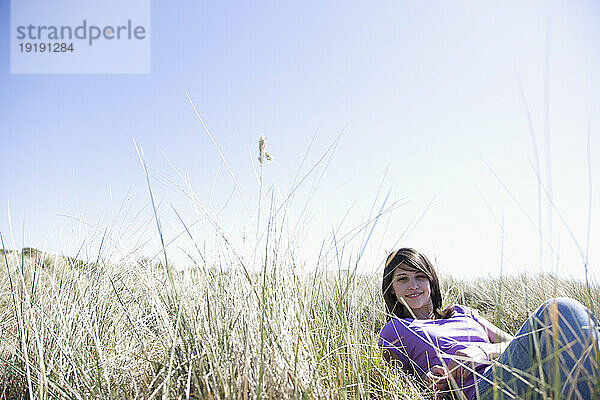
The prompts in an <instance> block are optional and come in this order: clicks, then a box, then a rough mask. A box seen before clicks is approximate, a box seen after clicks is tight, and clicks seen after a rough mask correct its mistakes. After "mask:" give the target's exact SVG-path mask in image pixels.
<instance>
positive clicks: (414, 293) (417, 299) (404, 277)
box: [392, 264, 432, 311]
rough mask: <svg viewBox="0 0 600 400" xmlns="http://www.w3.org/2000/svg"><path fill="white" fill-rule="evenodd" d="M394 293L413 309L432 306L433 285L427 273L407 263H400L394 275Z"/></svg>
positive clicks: (400, 300)
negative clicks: (430, 283)
mask: <svg viewBox="0 0 600 400" xmlns="http://www.w3.org/2000/svg"><path fill="white" fill-rule="evenodd" d="M392 293H393V294H395V295H396V298H397V299H398V301H399V302H400V303H402V304H406V305H408V307H410V309H411V310H413V311H414V310H418V309H420V308H423V307H428V306H431V304H432V303H431V286H430V285H429V279H427V275H425V274H424V273H423V272H421V271H418V270H416V269H412V268H411V267H409V266H408V265H406V264H400V265H399V266H398V267H397V268H396V269H395V270H394V274H393V275H392Z"/></svg>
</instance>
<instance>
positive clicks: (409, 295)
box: [406, 292, 423, 299]
mask: <svg viewBox="0 0 600 400" xmlns="http://www.w3.org/2000/svg"><path fill="white" fill-rule="evenodd" d="M422 294H423V292H419V293H413V294H407V295H406V297H408V298H409V299H414V298H415V297H418V296H420V295H422Z"/></svg>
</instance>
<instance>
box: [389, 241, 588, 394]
mask: <svg viewBox="0 0 600 400" xmlns="http://www.w3.org/2000/svg"><path fill="white" fill-rule="evenodd" d="M382 291H383V297H384V300H385V304H386V308H387V316H388V322H387V324H386V325H385V326H384V327H383V329H382V330H381V334H380V337H379V345H380V346H382V347H383V349H384V357H385V358H386V359H388V360H391V359H396V360H399V361H400V362H401V363H402V366H403V368H404V369H405V370H406V371H409V372H411V373H415V374H417V375H418V376H420V377H421V379H422V380H423V381H424V382H425V383H426V384H427V385H429V386H430V387H432V388H435V389H439V390H452V389H458V390H460V391H462V393H463V394H464V396H465V397H466V398H467V399H492V398H497V399H502V398H506V399H509V398H510V399H513V398H543V397H544V396H545V395H544V393H542V392H543V391H547V390H549V391H550V392H551V393H552V394H553V396H554V398H561V399H562V398H574V399H575V398H582V399H590V398H592V395H593V394H595V396H598V394H599V393H600V389H599V388H600V380H598V370H599V360H600V357H599V354H598V322H597V320H596V319H595V317H594V316H593V315H592V314H591V312H590V311H589V310H588V309H587V308H586V307H585V306H583V305H582V304H581V303H579V302H578V301H576V300H573V299H569V298H557V299H553V300H550V301H547V302H545V303H544V304H542V305H541V306H540V307H539V308H538V309H537V310H536V311H535V312H534V313H533V314H532V316H531V317H529V319H528V320H527V321H526V322H525V324H523V326H522V327H521V329H520V330H519V332H518V333H517V334H516V336H515V337H513V336H511V335H510V334H509V333H507V332H505V331H503V330H502V329H500V328H498V327H496V326H494V324H492V323H491V322H489V321H488V320H486V319H485V318H483V317H482V316H480V315H479V314H478V312H477V311H476V310H474V309H472V308H469V307H465V306H461V305H455V306H450V307H447V308H445V309H444V308H442V296H441V292H440V286H439V281H438V277H437V275H436V273H435V270H434V268H433V266H432V264H431V262H430V261H429V260H428V259H427V257H425V256H424V255H422V254H420V253H419V252H417V251H416V250H414V249H410V248H402V249H400V250H398V251H395V252H393V253H391V254H390V255H389V256H388V258H387V260H386V264H385V269H384V272H383V282H382ZM554 349H557V350H558V351H554ZM457 392H458V391H457ZM457 398H458V397H457ZM599 398H600V397H599Z"/></svg>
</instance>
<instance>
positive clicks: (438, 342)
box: [379, 305, 490, 399]
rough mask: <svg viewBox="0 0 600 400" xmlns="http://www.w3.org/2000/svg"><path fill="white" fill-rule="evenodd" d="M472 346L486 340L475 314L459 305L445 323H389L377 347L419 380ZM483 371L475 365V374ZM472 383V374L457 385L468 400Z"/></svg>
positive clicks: (430, 320)
mask: <svg viewBox="0 0 600 400" xmlns="http://www.w3.org/2000/svg"><path fill="white" fill-rule="evenodd" d="M473 342H485V343H490V340H489V338H488V335H487V333H486V331H485V330H484V329H483V326H482V325H481V324H480V323H479V313H478V312H477V310H474V309H472V308H470V307H466V306H461V305H455V306H454V314H453V315H452V316H451V317H450V318H447V319H436V320H432V319H410V318H402V319H392V320H390V321H389V322H388V323H387V324H385V326H384V327H383V329H382V330H381V333H380V334H379V346H381V347H383V348H384V349H389V350H390V351H392V352H393V353H394V355H395V356H396V358H398V359H399V360H400V361H401V362H402V364H403V366H404V368H406V369H408V370H414V371H415V372H416V373H417V374H418V375H419V376H421V375H423V374H424V373H426V372H427V371H429V369H430V368H431V367H432V366H434V365H439V364H441V363H442V360H443V361H444V362H445V363H446V365H447V364H448V362H449V361H450V359H451V358H452V356H453V355H454V353H456V351H457V350H461V349H464V348H466V347H467V346H468V345H469V343H473ZM436 349H437V350H438V351H436ZM438 353H439V355H440V357H438ZM440 358H441V359H440ZM485 368H486V366H485V365H479V366H477V367H476V368H475V370H476V371H477V372H478V373H480V374H481V373H483V371H484V370H485ZM475 383H476V382H475V379H474V376H473V374H469V375H468V376H466V377H465V379H464V380H463V381H462V382H457V384H458V385H459V386H460V387H461V388H462V390H463V393H464V394H465V396H466V397H467V398H468V399H470V398H472V397H473V393H474V392H475Z"/></svg>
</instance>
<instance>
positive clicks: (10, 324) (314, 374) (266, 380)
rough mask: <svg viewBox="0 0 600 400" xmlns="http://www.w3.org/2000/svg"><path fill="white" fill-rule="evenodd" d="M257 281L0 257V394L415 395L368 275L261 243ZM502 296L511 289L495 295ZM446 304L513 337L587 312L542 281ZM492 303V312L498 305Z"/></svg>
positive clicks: (511, 282)
mask: <svg viewBox="0 0 600 400" xmlns="http://www.w3.org/2000/svg"><path fill="white" fill-rule="evenodd" d="M264 250H265V258H264V267H263V270H262V272H257V273H251V274H249V275H246V273H245V272H244V271H243V268H242V266H240V265H238V264H237V262H236V261H234V260H230V261H224V262H223V263H222V264H221V265H211V266H208V265H207V266H199V267H198V268H196V269H191V270H187V271H183V272H178V273H176V274H175V276H174V284H175V286H176V287H177V291H178V293H179V298H178V300H177V301H174V298H173V297H171V296H169V295H168V293H169V291H168V285H169V280H168V277H167V276H166V272H165V268H164V266H162V265H160V264H159V263H148V262H126V263H120V264H104V263H96V262H89V261H87V262H81V261H79V260H74V259H68V258H64V257H57V256H51V255H48V254H44V253H32V254H30V255H27V256H24V255H23V254H22V253H21V254H19V253H15V252H13V253H8V252H7V253H5V254H3V257H2V259H3V260H2V262H1V263H0V267H1V271H2V272H1V273H0V290H1V293H2V295H1V297H0V322H1V331H0V346H1V347H0V378H1V382H2V383H1V385H0V393H1V396H2V397H3V398H76V399H85V398H127V399H129V398H131V399H133V398H157V397H166V398H218V399H234V398H235V399H237V398H240V399H245V398H256V397H260V398H405V399H414V398H423V397H425V396H426V394H427V393H426V391H424V390H423V388H421V387H420V386H419V384H418V383H417V382H416V381H415V380H414V379H413V378H412V377H410V376H407V375H405V374H404V373H402V372H401V371H399V370H396V369H394V367H393V366H391V365H389V364H387V363H385V362H384V361H382V358H381V353H380V350H379V349H378V348H377V346H376V339H377V334H378V332H379V330H380V329H381V327H382V326H383V324H384V322H385V317H384V313H383V302H382V300H381V296H380V277H379V276H378V275H361V274H352V273H349V272H343V271H340V272H331V271H326V270H324V269H323V270H321V271H320V272H319V271H317V272H316V273H311V274H304V273H300V272H298V269H297V265H296V264H295V262H294V259H293V257H287V258H282V257H281V255H280V254H278V253H277V252H276V251H274V248H273V247H271V246H268V247H267V248H265V249H264ZM506 288H510V290H506ZM442 290H443V292H444V294H445V300H446V302H447V303H455V302H458V303H462V304H466V305H468V306H472V307H475V308H477V309H479V310H480V312H481V313H482V314H483V315H484V316H485V317H486V318H488V319H490V320H492V321H493V320H495V319H496V318H497V317H498V315H497V312H498V311H497V310H498V309H500V311H501V312H502V323H503V328H504V329H506V330H508V331H510V332H513V333H514V332H515V330H516V329H517V328H518V327H519V326H520V325H521V324H522V323H523V321H524V320H525V319H526V317H527V316H528V315H529V313H530V312H531V311H532V310H533V309H534V308H536V307H537V305H539V304H540V303H541V302H542V301H543V300H546V299H548V298H551V297H554V296H557V295H566V296H571V297H574V298H577V299H579V300H580V301H582V302H583V303H589V302H592V303H594V304H596V305H598V304H600V290H598V288H596V287H594V288H592V289H591V291H590V292H591V293H592V298H589V296H588V292H587V289H586V288H585V284H583V283H578V282H570V281H564V280H557V279H556V278H554V277H552V276H532V275H522V276H518V277H505V278H503V279H502V282H501V281H500V280H499V279H478V280H475V281H468V282H467V281H457V280H456V279H454V278H451V277H442ZM500 297H501V298H502V301H501V302H500V303H499V305H500V307H499V308H498V307H496V305H497V304H498V299H499V298H500Z"/></svg>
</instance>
